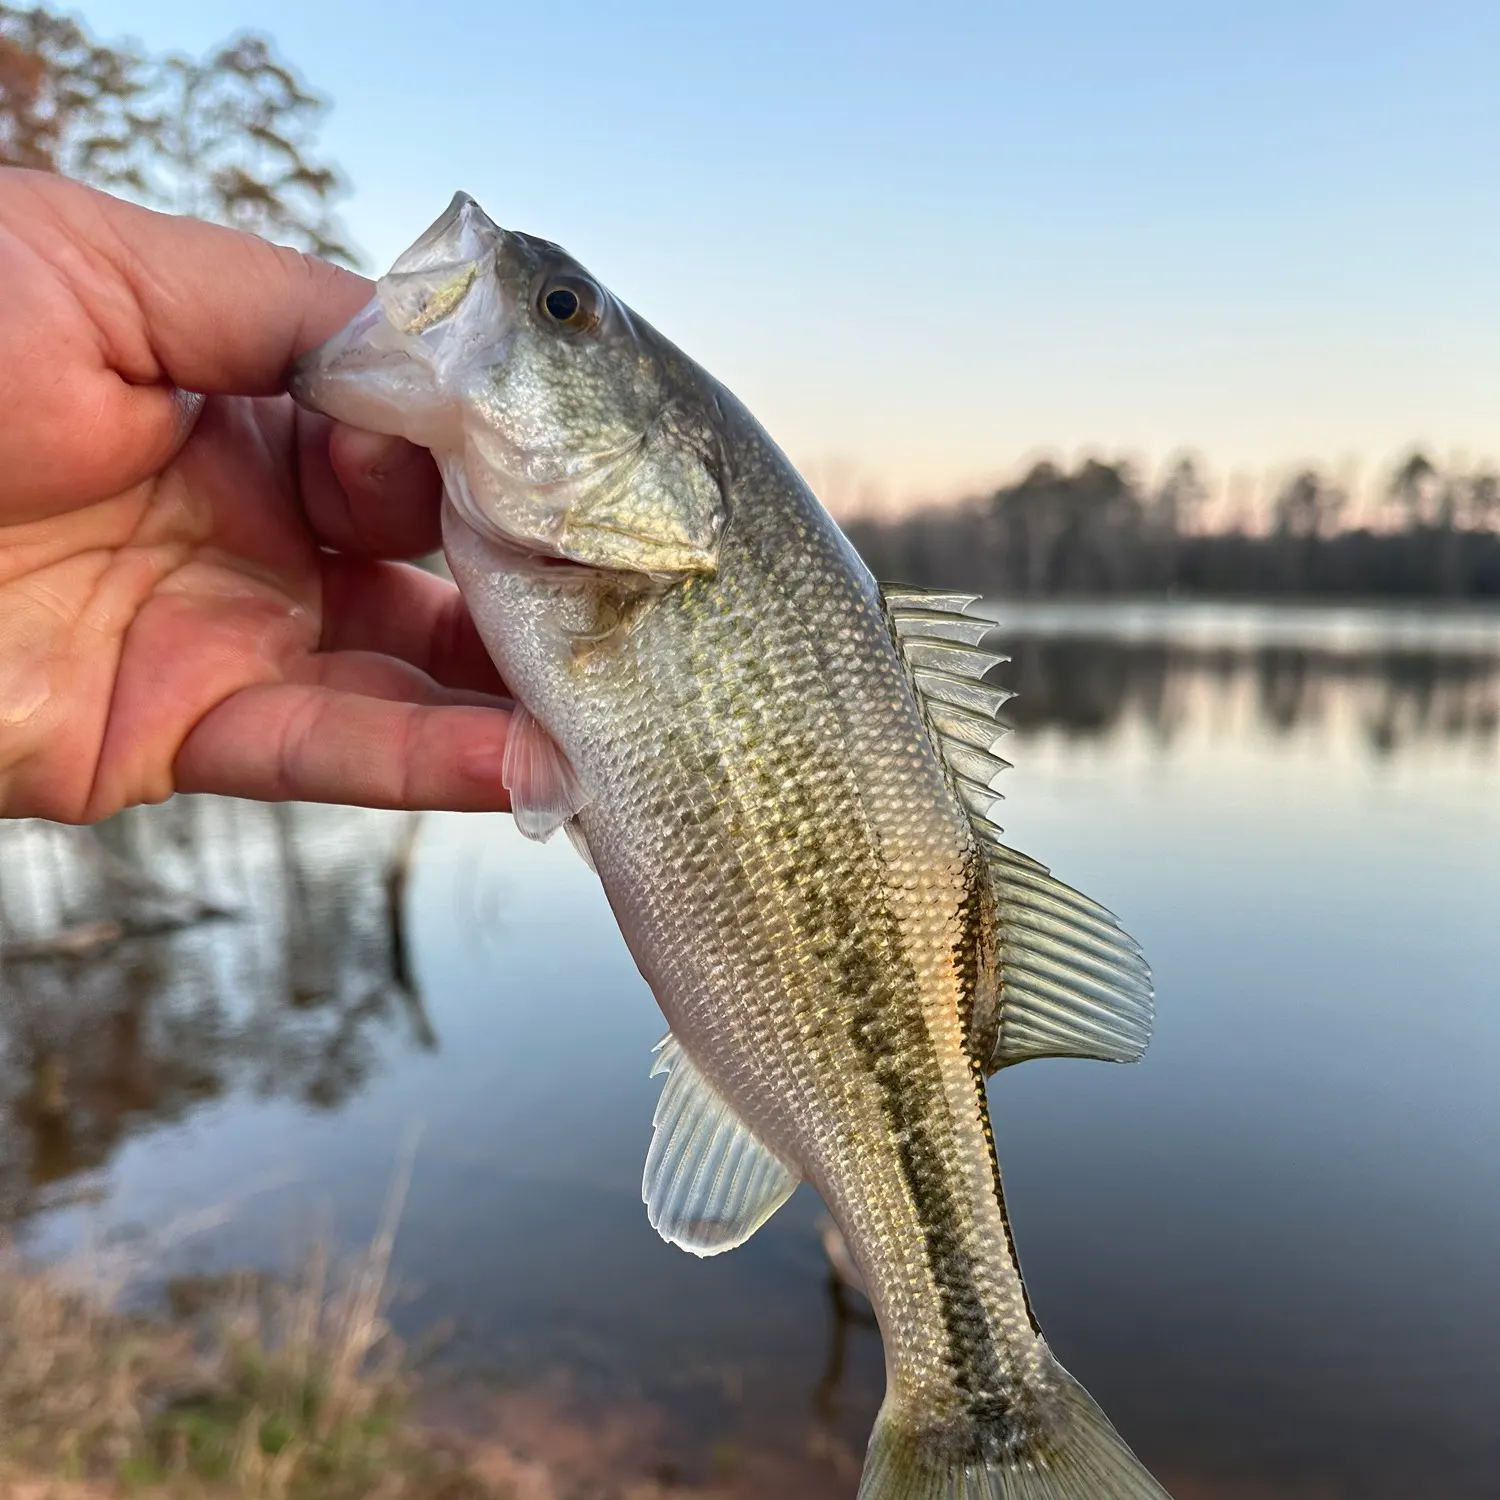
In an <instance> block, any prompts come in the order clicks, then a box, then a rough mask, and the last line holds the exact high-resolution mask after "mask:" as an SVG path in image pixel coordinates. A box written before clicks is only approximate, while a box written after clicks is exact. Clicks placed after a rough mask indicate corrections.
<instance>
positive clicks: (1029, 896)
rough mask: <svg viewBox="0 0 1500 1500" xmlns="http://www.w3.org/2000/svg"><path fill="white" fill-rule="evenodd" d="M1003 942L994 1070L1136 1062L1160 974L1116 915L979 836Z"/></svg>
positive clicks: (991, 1062) (997, 843) (1013, 852)
mask: <svg viewBox="0 0 1500 1500" xmlns="http://www.w3.org/2000/svg"><path fill="white" fill-rule="evenodd" d="M979 842H980V847H981V848H982V849H983V851H984V853H985V856H986V858H987V860H988V862H989V867H990V879H991V883H992V886H993V889H994V892H995V903H996V908H997V918H998V923H999V933H1000V959H999V962H1000V1017H999V1019H1000V1029H999V1034H998V1036H997V1037H996V1039H995V1050H994V1052H993V1054H992V1055H991V1056H990V1058H989V1060H988V1063H987V1069H988V1071H990V1072H993V1071H994V1070H995V1069H996V1068H1003V1067H1005V1066H1006V1065H1007V1064H1009V1063H1018V1062H1024V1061H1025V1060H1026V1059H1027V1058H1029V1057H1094V1058H1098V1059H1100V1060H1101V1061H1103V1062H1135V1061H1136V1060H1137V1059H1138V1058H1139V1057H1140V1056H1141V1054H1142V1053H1143V1052H1144V1051H1145V1050H1146V1045H1147V1043H1148V1042H1150V1040H1151V1023H1152V1020H1153V1018H1154V1014H1155V1006H1154V993H1155V992H1154V990H1153V988H1152V984H1151V969H1150V966H1149V965H1148V964H1147V963H1146V960H1145V957H1144V955H1143V954H1142V953H1141V949H1140V945H1139V944H1138V943H1137V942H1136V941H1135V939H1134V938H1132V937H1131V936H1130V935H1129V934H1128V933H1126V932H1125V931H1124V930H1123V929H1122V928H1121V926H1120V924H1119V922H1118V921H1117V920H1116V918H1115V916H1114V914H1113V913H1112V912H1109V911H1107V910H1106V909H1105V908H1104V907H1102V906H1100V905H1099V903H1098V902H1097V901H1091V900H1090V899H1089V898H1088V897H1087V896H1084V895H1081V894H1080V893H1079V892H1078V891H1075V890H1074V889H1073V888H1072V887H1071V886H1066V885H1064V884H1063V883H1062V881H1060V880H1058V879H1057V878H1056V877H1055V876H1053V875H1052V874H1051V873H1050V872H1049V871H1048V869H1047V867H1046V866H1045V865H1040V864H1038V863H1037V862H1036V861H1035V860H1034V859H1030V858H1028V857H1027V856H1026V855H1024V854H1019V853H1017V851H1016V850H1014V849H1010V848H1007V847H1006V845H1004V844H1002V843H1001V842H1000V840H999V839H998V838H996V837H994V836H992V835H990V834H988V833H987V832H985V831H984V830H981V831H980V838H979Z"/></svg>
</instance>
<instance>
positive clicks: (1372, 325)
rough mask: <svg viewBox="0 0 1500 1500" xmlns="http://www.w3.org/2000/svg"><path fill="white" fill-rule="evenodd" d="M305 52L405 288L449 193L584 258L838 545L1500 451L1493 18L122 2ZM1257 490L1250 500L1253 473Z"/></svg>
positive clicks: (1077, 8) (1278, 0)
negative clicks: (1051, 476)
mask: <svg viewBox="0 0 1500 1500" xmlns="http://www.w3.org/2000/svg"><path fill="white" fill-rule="evenodd" d="M80 14H81V15H82V17H83V19H84V20H85V21H86V23H87V24H88V25H89V26H90V28H91V29H92V30H93V31H95V32H96V33H97V34H98V35H99V36H101V37H103V38H106V39H108V38H114V37H119V36H122V35H133V36H136V37H138V38H139V39H140V40H142V41H143V42H144V43H145V44H146V45H148V46H150V47H152V48H155V49H166V48H179V49H184V50H189V51H194V52H201V51H203V50H205V49H206V48H208V47H209V46H211V45H213V44H214V43H216V42H218V41H220V40H223V39H224V38H225V37H226V36H228V35H229V34H231V33H233V32H234V31H236V30H239V29H242V28H245V27H251V28H254V29H257V30H263V31H266V32H269V33H270V34H271V35H272V36H273V37H274V38H275V39H276V41H277V43H278V44H279V46H280V48H281V50H282V52H283V53H284V54H285V56H286V57H287V58H288V59H289V60H290V61H291V62H292V63H293V65H294V66H295V67H296V68H297V69H298V70H299V71H300V72H301V73H302V75H303V77H304V78H305V79H306V80H307V81H308V82H309V83H310V84H311V85H312V87H314V88H315V89H316V90H318V91H319V92H321V93H323V94H325V95H326V96H327V97H329V98H330V99H331V100H332V103H333V109H332V111H331V113H330V115H329V117H328V119H327V122H326V124H325V126H324V129H323V131H322V135H321V143H322V148H323V149H324V150H325V151H326V153H327V154H328V155H329V156H331V157H332V158H333V159H334V160H335V161H337V162H338V163H339V164H340V165H341V166H342V167H343V168H344V169H345V170H346V171H347V172H348V174H349V176H350V178H351V180H352V182H353V184H354V189H355V190H354V193H353V195H352V196H351V197H350V198H349V199H348V200H347V202H346V203H345V205H344V206H343V218H344V221H345V223H346V224H347V226H348V229H349V231H350V233H351V235H352V236H353V238H354V239H355V241H356V242H357V243H358V244H359V245H360V246H361V247H362V248H363V249H364V251H365V252H366V253H367V255H368V258H369V266H370V268H371V269H374V270H377V271H378V270H383V269H384V267H385V266H386V265H388V264H389V262H390V261H391V260H392V259H393V258H394V256H395V255H396V254H397V253H398V251H400V250H401V249H402V248H403V247H404V246H405V245H406V244H407V243H409V242H410V241H411V240H412V239H413V238H415V236H416V235H417V234H418V233H419V232H420V231H421V230H422V229H423V228H424V227H425V226H426V225H427V224H428V223H429V222H430V221H431V220H432V219H433V218H434V217H436V215H437V214H438V213H439V212H440V211H441V210H442V208H443V207H444V205H445V204H446V203H447V201H448V198H449V196H450V195H451V193H452V192H453V190H454V189H455V188H459V187H462V188H464V189H465V190H467V191H468V192H471V193H473V194H474V196H475V197H476V198H478V200H479V201H480V202H481V203H482V204H483V205H484V207H485V208H486V209H487V211H488V212H489V213H490V214H491V215H492V216H493V217H495V218H496V219H497V220H499V221H500V222H501V223H505V224H509V225H512V226H514V227H517V228H523V229H528V230H531V231H533V232H536V233H540V234H544V235H546V236H547V237H548V238H551V239H554V240H557V241H559V242H560V243H562V244H564V245H566V246H567V247H568V248H569V249H570V250H571V251H573V252H574V253H575V254H576V255H578V256H579V258H580V259H581V260H583V261H584V262H585V264H587V265H589V266H590V267H591V269H592V270H593V271H594V272H595V273H596V274H598V275H599V276H600V277H602V279H603V280H604V281H606V282H607V283H608V284H609V285H610V286H611V287H612V288H613V289H614V290H615V291H616V292H617V293H618V294H619V295H620V296H622V297H623V298H624V299H625V300H626V301H627V302H629V303H630V304H631V305H632V306H633V307H635V308H636V309H637V310H638V311H640V312H641V313H642V314H643V315H644V316H645V317H647V318H649V319H650V320H651V321H652V322H654V323H655V324H656V325H657V326H658V327H659V328H661V329H662V331H663V332H664V333H666V334H667V335H668V336H669V337H671V338H673V339H674V340H675V341H676V342H678V343H679V344H680V345H682V347H683V348H684V349H686V350H687V351H688V352H689V353H690V354H691V355H693V357H694V358H696V359H698V360H699V361H700V362H701V363H702V364H704V365H705V366H706V367H707V368H708V369H710V370H711V371H713V373H714V374H715V375H717V376H718V377H719V378H720V379H722V380H724V381H725V383H726V384H728V385H729V386H730V387H731V388H732V389H734V390H735V391H736V392H737V393H738V394H739V395H740V396H741V397H743V398H744V400H745V401H746V402H747V403H748V404H749V405H750V407H751V409H752V410H754V411H755V412H756V414H757V415H758V416H759V417H760V418H761V420H762V421H763V422H764V423H765V424H766V426H767V428H768V429H769V430H770V431H771V433H772V434H773V436H775V437H776V438H777V440H778V441H779V442H780V443H781V444H782V446H783V447H784V448H786V450H787V451H788V452H789V453H790V454H791V455H792V457H793V458H794V459H795V460H796V461H797V462H798V463H799V465H801V466H802V467H803V469H804V472H806V473H807V474H808V476H809V478H810V479H811V480H812V482H813V483H814V485H815V486H816V487H818V488H819V491H820V493H822V494H823V496H824V498H825V499H826V500H827V501H828V502H829V503H830V505H831V506H833V507H834V508H835V509H836V510H838V511H840V512H841V513H845V514H847V513H850V512H851V511H857V510H890V509H893V508H900V507H901V506H903V505H905V504H908V503H910V502H912V501H914V500H922V499H948V498H953V497H955V496H958V495H961V494H969V493H976V492H979V491H981V490H983V489H985V488H987V487H990V486H992V485H993V484H994V483H996V482H997V481H999V480H1002V479H1004V478H1008V477H1011V476H1013V475H1014V474H1015V473H1017V472H1018V470H1019V469H1020V467H1021V466H1022V464H1023V463H1024V462H1025V461H1027V460H1028V459H1029V458H1031V457H1034V456H1038V455H1043V454H1045V455H1050V456H1054V457H1057V458H1060V459H1062V460H1065V461H1069V462H1071V461H1073V460H1074V459H1076V458H1078V457H1079V456H1081V455H1083V454H1086V453H1087V454H1094V455H1097V456H1100V457H1108V458H1114V457H1117V456H1122V455H1124V456H1131V457H1133V458H1134V459H1135V461H1136V462H1137V463H1138V465H1139V466H1140V467H1141V468H1142V469H1143V471H1145V472H1146V473H1148V474H1149V473H1153V472H1155V471H1156V470H1158V469H1159V467H1160V466H1161V465H1163V464H1164V463H1166V462H1167V461H1168V460H1169V459H1170V458H1171V457H1172V455H1174V454H1176V453H1178V452H1181V451H1184V450H1187V451H1192V452H1194V453H1196V454H1199V455H1201V456H1202V459H1203V461H1204V464H1205V466H1206V469H1207V471H1208V473H1209V474H1210V475H1211V476H1212V477H1213V478H1214V479H1215V480H1216V481H1217V483H1218V486H1219V488H1220V490H1221V496H1222V498H1221V500H1220V502H1219V503H1221V504H1223V505H1232V504H1233V503H1234V502H1233V498H1232V496H1233V493H1235V492H1236V491H1235V486H1236V485H1238V486H1239V492H1240V493H1244V492H1246V486H1256V485H1264V484H1265V483H1268V482H1274V478H1275V476H1278V475H1281V474H1284V473H1286V472H1287V471H1288V470H1289V469H1291V468H1292V467H1294V466H1297V465H1300V464H1303V463H1306V462H1316V463H1318V464H1320V465H1321V466H1323V467H1325V468H1326V469H1328V470H1329V471H1330V472H1332V473H1334V474H1335V475H1336V476H1339V477H1341V478H1343V477H1345V476H1348V475H1353V476H1356V483H1355V488H1356V489H1357V490H1358V491H1359V492H1361V493H1365V492H1369V491H1372V490H1373V488H1374V487H1375V485H1376V484H1377V483H1378V480H1379V479H1380V477H1381V475H1382V474H1383V472H1384V470H1385V468H1386V467H1387V466H1388V465H1389V464H1390V463H1391V462H1392V461H1394V460H1395V459H1396V458H1398V457H1399V456H1400V455H1401V454H1402V453H1403V452H1404V451H1406V450H1407V449H1409V448H1410V447H1411V446H1412V445H1414V444H1418V445H1421V446H1423V447H1424V448H1425V449H1426V450H1427V451H1428V452H1429V453H1431V454H1432V456H1433V457H1434V458H1437V459H1440V460H1444V461H1448V460H1453V459H1458V460H1465V459H1466V460H1467V461H1469V462H1473V461H1477V460H1480V459H1483V458H1485V457H1486V456H1489V455H1494V454H1495V453H1496V452H1497V451H1500V336H1497V335H1500V272H1497V265H1496V261H1495V255H1494V246H1495V244H1496V243H1497V241H1500V174H1497V171H1496V166H1495V164H1496V163H1497V162H1500V104H1497V102H1496V101H1497V99H1500V95H1497V94H1496V93H1495V90H1494V84H1493V71H1494V62H1495V59H1496V58H1497V56H1500V7H1496V6H1495V5H1494V4H1493V3H1492V0H1432V3H1429V4H1427V5H1424V6H1422V7H1420V8H1416V7H1412V6H1410V5H1409V4H1405V5H1397V4H1394V3H1389V0H1370V3H1366V4H1362V5H1359V6H1351V5H1348V4H1346V3H1334V0H1304V3H1300V4H1293V3H1291V0H1267V3H1265V4H1262V5H1260V6H1257V7H1254V8H1253V9H1252V8H1250V7H1223V6H1204V5H1202V4H1201V3H1189V0H1170V3H1168V0H1143V3H1142V4H1138V5H1133V6H1119V5H1113V4H1108V3H1105V0H1058V3H1055V4H1053V5H1050V6H1045V7H1043V6H1022V5H1018V4H1012V3H991V4H987V5H982V4H957V3H952V0H938V3H932V4H925V5H921V6H917V5H914V4H905V5H889V4H885V5H883V4H880V3H877V0H866V3H861V4H854V3H848V0H838V3H823V4H812V5H808V4H798V5H793V4H790V3H768V4H763V5H760V6H756V7H754V8H750V7H744V6H703V5H701V4H692V5H690V4H685V3H679V4H667V3H659V0H658V3H650V0H642V3H641V4H639V5H635V6H628V7H626V6H619V5H616V4H613V3H601V0H593V3H582V0H580V3H571V4H566V3H565V4H558V5H553V6H549V7H545V8H543V7H510V6H500V5H496V4H494V3H493V0H484V3H480V0H429V3H427V4H425V5H422V6H415V7H414V6H406V5H403V6H399V7H398V6H395V5H389V4H384V3H380V0H364V3H361V4H358V5H356V4H350V3H344V0H328V3H322V0H320V3H318V4H315V5H314V4H307V3H302V4H293V3H291V0H259V3H257V4H256V5H255V6H253V7H249V8H241V7H238V6H232V5H227V4H222V3H219V0H191V3H190V0H130V3H126V0H97V3H90V4H86V5H83V6H82V7H80ZM1235 476H1240V477H1239V478H1238V479H1236V478H1235Z"/></svg>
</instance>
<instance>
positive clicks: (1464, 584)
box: [845, 453, 1500, 599]
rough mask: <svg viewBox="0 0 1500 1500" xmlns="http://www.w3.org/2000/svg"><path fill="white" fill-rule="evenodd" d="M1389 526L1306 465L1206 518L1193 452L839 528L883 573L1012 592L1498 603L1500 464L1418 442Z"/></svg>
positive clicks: (1038, 471)
mask: <svg viewBox="0 0 1500 1500" xmlns="http://www.w3.org/2000/svg"><path fill="white" fill-rule="evenodd" d="M1383 498H1384V501H1385V505H1386V508H1387V516H1388V520H1389V524H1387V525H1383V526H1380V527H1371V526H1367V525H1362V526H1357V527H1346V526H1343V525H1342V524H1341V521H1342V519H1343V516H1344V514H1345V512H1346V510H1347V507H1348V495H1347V494H1346V493H1345V491H1344V490H1343V489H1341V488H1340V487H1339V486H1338V485H1337V484H1336V483H1334V482H1333V481H1332V480H1331V479H1329V478H1328V477H1327V476H1326V475H1324V474H1322V473H1320V472H1319V471H1317V470H1315V469H1304V470H1302V471H1301V472H1300V473H1297V474H1295V475H1294V476H1293V477H1292V478H1291V479H1289V480H1288V481H1287V482H1286V483H1285V484H1284V485H1283V486H1282V487H1281V488H1280V489H1279V490H1278V491H1277V492H1276V493H1275V494H1274V495H1272V496H1271V498H1270V501H1269V504H1268V505H1267V506H1266V508H1265V511H1264V513H1263V514H1261V515H1260V516H1258V517H1251V518H1247V519H1246V520H1243V521H1240V522H1238V523H1236V524H1234V525H1232V526H1228V527H1220V528H1213V527H1209V526H1205V525H1204V524H1203V513H1204V510H1205V508H1206V505H1207V502H1208V499H1209V490H1208V486H1207V485H1206V483H1205V482H1204V480H1203V478H1202V476H1201V474H1200V473H1199V472H1198V470H1197V468H1196V467H1195V466H1194V465H1193V463H1192V461H1191V460H1183V461H1182V462H1180V463H1178V464H1177V465H1176V466H1175V467H1174V468H1173V469H1172V470H1171V471H1170V472H1169V473H1168V474H1167V475H1166V477H1165V478H1164V479H1163V480H1162V481H1161V482H1160V483H1159V484H1157V485H1155V486H1148V485H1146V484H1145V483H1143V482H1142V480H1141V479H1140V478H1139V476H1138V475H1137V474H1136V472H1135V471H1134V470H1133V469H1132V468H1131V466H1130V465H1129V464H1127V463H1103V462H1100V461H1099V460H1096V459H1088V460H1086V461H1085V462H1083V463H1081V464H1080V465H1079V466H1078V467H1076V468H1075V469H1073V470H1072V471H1071V472H1069V471H1067V470H1064V469H1062V468H1059V467H1058V466H1057V465H1055V464H1052V463H1039V464H1036V465H1035V466H1034V467H1033V468H1032V469H1031V470H1030V472H1029V473H1027V474H1026V475H1025V477H1024V478H1022V479H1020V480H1019V481H1017V482H1016V483H1014V484H1010V485H1006V486H1004V487H1002V488H1000V489H997V490H995V491H994V492H993V493H992V494H989V495H986V496H984V497H982V498H980V499H973V500H968V501H965V502H962V503H960V504H957V505H953V506H944V507H937V506H934V507H930V508H928V509H924V510H919V511H916V512H914V513H913V514H911V515H908V516H904V517H901V518H900V519H897V520H889V521H883V520H871V519H863V520H856V521H851V522H849V523H848V524H847V525H846V526H845V530H846V531H847V533H848V535H849V537H850V540H851V541H853V543H854V545H855V546H856V547H857V548H858V549H859V550H860V552H861V554H862V555H863V556H864V558H865V560H866V562H867V563H868V564H869V566H870V569H871V571H872V572H874V574H875V576H876V577H877V578H881V579H886V580H891V581H898V582H902V583H910V584H917V585H929V586H934V587H954V588H972V589H974V590H976V591H979V592H984V593H987V594H1003V595H1005V596H1007V597H1017V598H1024V597H1033V598H1034V597H1044V596H1048V595H1099V594H1106V595H1107V594H1169V593H1182V594H1190V595H1191V594H1199V595H1221V596H1222V595H1230V596H1234V595H1240V596H1257V597H1262V596H1268V595H1269V596H1278V595H1281V596H1304V597H1308V596H1321V595H1335V596H1346V597H1347V596H1361V595H1365V596H1392V597H1405V598H1444V599H1463V598H1500V534H1497V531H1496V526H1497V523H1500V475H1497V474H1496V473H1495V472H1493V471H1491V470H1489V469H1483V468H1481V469H1477V470H1467V471H1464V470H1453V469H1450V470H1444V469H1441V468H1439V467H1438V466H1437V465H1436V464H1434V463H1433V462H1432V461H1431V460H1430V459H1429V458H1427V457H1426V455H1424V454H1422V453H1413V454H1412V455H1411V456H1410V457H1408V458H1407V459H1406V460H1405V461H1404V462H1403V463H1402V464H1401V465H1400V466H1399V467H1398V468H1397V469H1396V471H1395V472H1394V474H1393V475H1392V477H1391V479H1390V481H1389V483H1388V484H1387V486H1386V489H1385V492H1384V497H1383Z"/></svg>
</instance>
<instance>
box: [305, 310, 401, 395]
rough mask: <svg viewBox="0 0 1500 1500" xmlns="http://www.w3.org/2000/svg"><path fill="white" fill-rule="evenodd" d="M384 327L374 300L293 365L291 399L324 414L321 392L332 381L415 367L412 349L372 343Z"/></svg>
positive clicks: (386, 321)
mask: <svg viewBox="0 0 1500 1500" xmlns="http://www.w3.org/2000/svg"><path fill="white" fill-rule="evenodd" d="M382 325H384V326H385V327H388V328H389V327H390V326H391V325H390V320H389V319H388V318H387V317H386V314H385V308H384V306H383V305H382V304H381V301H380V298H379V297H378V296H373V297H371V298H370V300H369V301H368V302H367V303H365V305H364V306H363V307H362V308H361V309H360V310H359V311H358V312H357V313H355V315H354V316H353V317H352V318H351V319H350V320H349V321H348V322H347V323H345V324H344V326H343V327H342V328H340V329H339V330H338V332H337V333H335V334H333V335H331V336H330V337H329V338H326V339H324V341H323V342H322V343H321V344H318V345H317V346H316V347H315V348H312V349H309V350H307V352H306V353H304V354H299V355H298V356H297V358H296V359H294V360H293V361H292V364H291V368H290V369H289V370H288V371H287V377H286V388H287V391H288V393H289V394H290V395H291V397H292V399H293V400H294V401H296V402H297V403H298V404H299V405H301V406H309V407H312V408H313V409H315V410H321V409H322V406H321V403H320V401H319V395H320V389H319V388H320V386H323V385H325V384H326V383H327V382H329V381H331V380H337V379H341V378H346V377H349V376H354V375H362V374H368V373H369V372H370V371H371V370H377V369H380V368H381V367H382V366H384V367H387V368H390V369H396V368H399V367H401V366H403V365H411V364H416V363H417V361H416V360H415V359H414V357H413V354H412V351H411V350H410V349H409V348H408V349H403V348H397V347H389V346H388V347H386V348H379V347H378V346H373V345H371V344H370V343H369V341H368V339H369V335H370V334H371V333H372V332H373V331H374V330H375V329H377V328H379V327H381V326H382ZM395 331H396V330H395V329H394V328H392V329H391V332H392V333H395ZM330 415H337V414H336V413H330Z"/></svg>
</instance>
